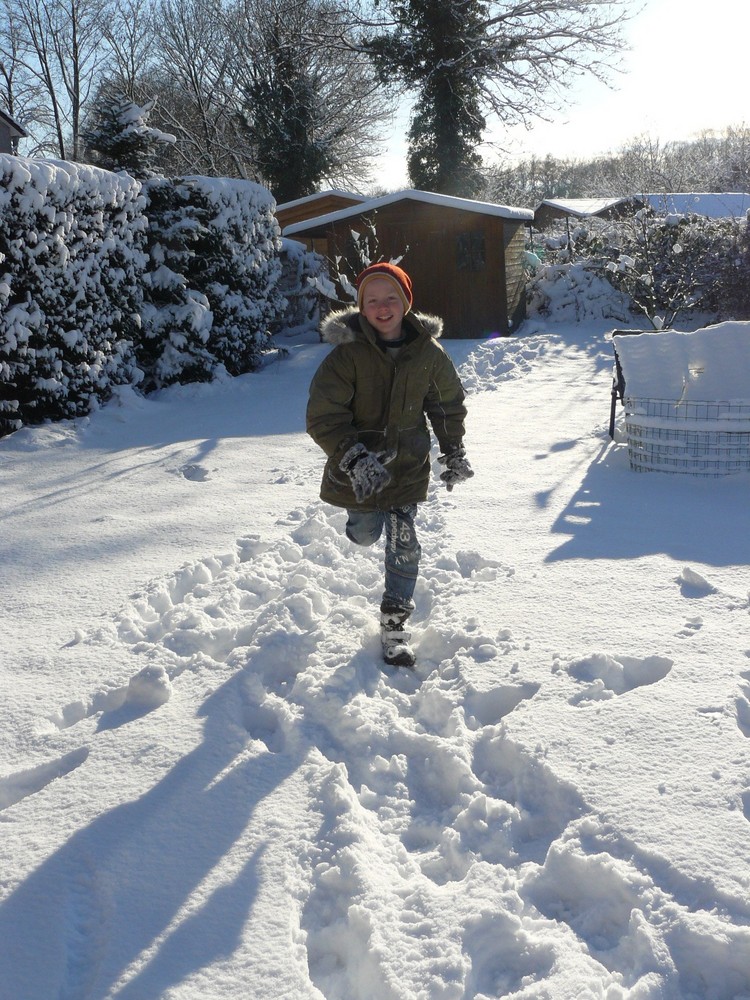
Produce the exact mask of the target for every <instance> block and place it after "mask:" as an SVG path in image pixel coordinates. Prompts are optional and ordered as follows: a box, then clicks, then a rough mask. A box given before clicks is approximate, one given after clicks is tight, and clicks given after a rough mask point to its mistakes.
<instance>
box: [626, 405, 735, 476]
mask: <svg viewBox="0 0 750 1000" xmlns="http://www.w3.org/2000/svg"><path fill="white" fill-rule="evenodd" d="M624 403H625V434H626V438H627V443H628V457H629V459H630V466H631V468H632V469H635V470H636V471H637V472H648V471H656V472H673V473H686V474H689V475H694V476H727V475H732V474H736V473H741V472H750V403H744V402H730V401H715V400H710V401H709V400H691V401H685V402H675V401H674V400H668V399H644V398H639V397H633V396H628V397H626V398H625V400H624Z"/></svg>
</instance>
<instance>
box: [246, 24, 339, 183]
mask: <svg viewBox="0 0 750 1000" xmlns="http://www.w3.org/2000/svg"><path fill="white" fill-rule="evenodd" d="M265 50H266V51H265V55H266V59H265V65H263V66H259V67H258V72H257V73H256V74H255V79H254V80H253V82H252V84H251V86H250V87H249V88H248V92H247V99H248V105H249V107H250V113H249V114H245V115H243V116H242V117H243V122H244V126H245V130H246V131H247V132H248V133H249V134H250V136H251V139H252V143H253V146H254V148H255V150H256V154H255V163H256V167H257V170H258V172H259V174H260V176H261V177H262V178H263V180H264V181H265V182H266V183H267V184H268V186H269V188H270V189H271V191H272V192H273V195H274V197H275V199H276V201H277V202H279V203H283V202H285V201H292V200H294V199H295V198H302V197H304V196H305V195H308V194H312V193H313V192H314V191H316V190H317V187H318V182H319V181H320V179H321V177H323V176H324V175H325V174H326V172H327V171H328V170H329V169H330V168H331V167H332V166H333V165H334V163H335V160H334V158H333V157H332V156H331V154H330V150H331V144H330V142H325V141H323V140H322V139H321V138H320V135H319V132H320V129H319V128H318V119H319V113H318V106H317V102H318V94H317V93H316V86H315V80H314V77H313V76H311V75H310V74H309V73H308V72H306V71H305V69H304V67H303V66H302V65H301V64H300V59H299V53H297V52H295V50H294V48H293V47H292V46H291V45H288V44H286V43H285V41H284V38H283V29H282V26H281V20H280V18H277V19H276V22H275V24H273V26H272V27H271V28H270V29H269V31H268V35H267V37H266V39H265Z"/></svg>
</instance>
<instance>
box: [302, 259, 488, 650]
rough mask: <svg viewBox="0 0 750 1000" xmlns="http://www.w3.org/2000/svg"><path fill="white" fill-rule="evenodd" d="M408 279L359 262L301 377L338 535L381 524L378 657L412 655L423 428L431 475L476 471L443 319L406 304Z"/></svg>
mask: <svg viewBox="0 0 750 1000" xmlns="http://www.w3.org/2000/svg"><path fill="white" fill-rule="evenodd" d="M412 302H413V296H412V283H411V278H410V277H409V275H408V274H407V273H406V272H405V271H404V270H402V268H400V267H398V266H396V265H395V264H388V263H379V264H372V265H371V266H370V267H367V268H365V270H364V271H362V273H361V274H360V275H359V277H358V278H357V307H358V308H357V309H354V308H349V309H343V310H341V311H340V312H336V313H332V314H331V315H330V316H329V317H328V318H327V319H326V320H325V322H324V324H323V328H322V336H323V339H324V340H326V341H328V342H329V343H331V344H334V345H335V346H334V349H333V350H332V351H331V352H330V354H328V355H327V356H326V358H325V359H324V361H323V362H322V364H321V365H320V367H319V369H318V371H317V372H316V373H315V376H314V377H313V380H312V383H311V385H310V399H309V402H308V406H307V432H308V434H310V436H311V437H312V438H313V440H314V441H315V442H316V443H317V444H318V445H320V447H321V448H322V449H323V451H324V452H325V453H326V455H327V456H328V461H327V462H326V466H325V470H324V473H323V483H322V486H321V491H320V496H321V498H322V499H323V500H325V501H326V502H328V503H331V504H334V505H335V506H337V507H345V508H346V510H347V514H348V520H347V523H346V534H347V537H348V538H350V539H351V541H353V542H355V543H356V544H358V545H372V544H373V543H374V542H376V541H377V540H378V539H379V538H380V536H381V534H382V532H383V528H384V527H385V539H386V544H385V590H384V592H383V599H382V602H381V605H380V627H381V639H382V644H383V658H384V660H385V662H386V663H389V664H392V665H394V666H407V667H411V666H413V665H414V661H415V657H414V651H413V649H412V648H411V646H410V645H409V640H410V638H411V636H410V635H409V633H407V632H406V630H405V627H404V626H405V623H406V621H407V619H408V618H409V615H410V614H411V613H412V611H413V610H414V602H413V600H412V596H413V594H414V587H415V585H416V582H417V572H418V569H419V557H420V552H421V549H420V546H419V542H418V541H417V536H416V532H415V530H414V517H415V515H416V512H417V504H418V503H419V502H420V501H422V500H425V499H426V497H427V487H428V484H429V478H430V443H431V442H430V433H429V430H428V428H427V422H426V419H425V417H426V418H427V419H429V421H430V425H431V426H432V429H433V431H434V433H435V436H436V438H437V440H438V444H439V445H440V449H441V452H442V454H441V455H440V456H439V459H438V461H440V462H441V463H442V464H443V465H445V472H443V473H441V476H440V478H441V479H442V480H443V481H444V482H445V483H446V485H447V487H448V489H449V490H452V489H453V487H454V486H455V485H456V484H457V483H461V482H463V481H464V480H466V479H469V478H470V477H471V476H473V475H474V473H473V471H472V469H471V467H470V465H469V463H468V461H467V460H466V453H465V451H464V447H463V437H464V418H465V416H466V408H465V406H464V391H463V387H462V385H461V382H460V380H459V378H458V375H457V373H456V369H455V368H454V366H453V362H452V361H451V359H450V358H449V357H448V355H447V354H446V352H445V351H444V350H443V348H442V347H441V346H440V345H439V344H438V343H437V338H438V337H439V336H440V334H441V333H442V329H443V324H442V321H441V320H440V319H438V318H437V317H435V316H426V315H424V314H418V313H412V312H411V311H410V310H411V307H412Z"/></svg>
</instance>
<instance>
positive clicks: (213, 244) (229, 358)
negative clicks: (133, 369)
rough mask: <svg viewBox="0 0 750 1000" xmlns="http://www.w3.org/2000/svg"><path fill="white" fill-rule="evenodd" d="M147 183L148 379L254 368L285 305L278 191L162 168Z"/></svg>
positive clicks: (142, 350) (160, 381)
mask: <svg viewBox="0 0 750 1000" xmlns="http://www.w3.org/2000/svg"><path fill="white" fill-rule="evenodd" d="M144 191H145V194H146V197H147V202H148V204H147V208H146V212H147V214H148V218H149V227H148V248H149V256H150V264H149V267H148V271H147V274H146V276H145V282H144V284H145V289H144V299H145V301H144V309H143V318H144V329H143V338H142V341H141V344H140V346H139V351H138V360H139V363H140V364H141V367H142V368H143V369H144V372H145V374H146V388H147V389H152V388H159V387H160V386H165V385H170V384H171V383H174V382H195V381H209V380H210V379H212V378H214V377H215V376H216V375H217V374H219V373H220V372H221V371H227V372H229V374H230V375H239V374H242V373H244V372H248V371H253V370H255V369H256V368H257V367H258V366H259V365H260V363H261V361H262V358H263V355H264V354H265V353H266V352H267V351H268V350H269V348H270V330H271V329H272V328H273V326H274V324H275V323H276V322H277V321H278V318H279V316H280V315H282V314H283V311H284V308H285V306H286V301H285V299H284V297H283V295H282V294H281V291H280V286H279V281H280V278H281V262H280V259H279V252H280V248H281V239H280V233H279V226H278V222H277V221H276V217H275V215H274V201H273V198H272V196H271V194H270V192H269V191H268V190H267V189H266V188H264V187H261V186H260V185H259V184H254V183H252V182H251V181H242V180H227V179H225V178H211V177H184V178H180V179H178V180H167V179H165V178H155V179H154V180H151V181H148V182H147V183H146V185H145V187H144Z"/></svg>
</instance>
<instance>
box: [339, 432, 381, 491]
mask: <svg viewBox="0 0 750 1000" xmlns="http://www.w3.org/2000/svg"><path fill="white" fill-rule="evenodd" d="M381 457H382V454H381V455H376V454H375V453H374V452H372V451H368V450H367V448H365V446H364V445H363V444H355V445H352V447H351V448H350V449H349V450H348V451H347V452H346V454H345V455H344V457H343V458H342V459H341V461H340V462H339V468H340V469H341V471H342V472H345V473H346V474H347V476H348V477H349V479H350V480H351V484H352V489H353V490H354V496H355V498H356V500H357V503H362V502H363V501H365V500H367V498H368V497H371V496H372V495H373V493H380V491H381V490H382V489H383V488H384V487H385V486H387V485H388V483H390V481H391V474H390V472H389V471H388V470H387V469H386V467H385V466H384V465H383V463H382V462H381V461H380V459H381Z"/></svg>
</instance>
